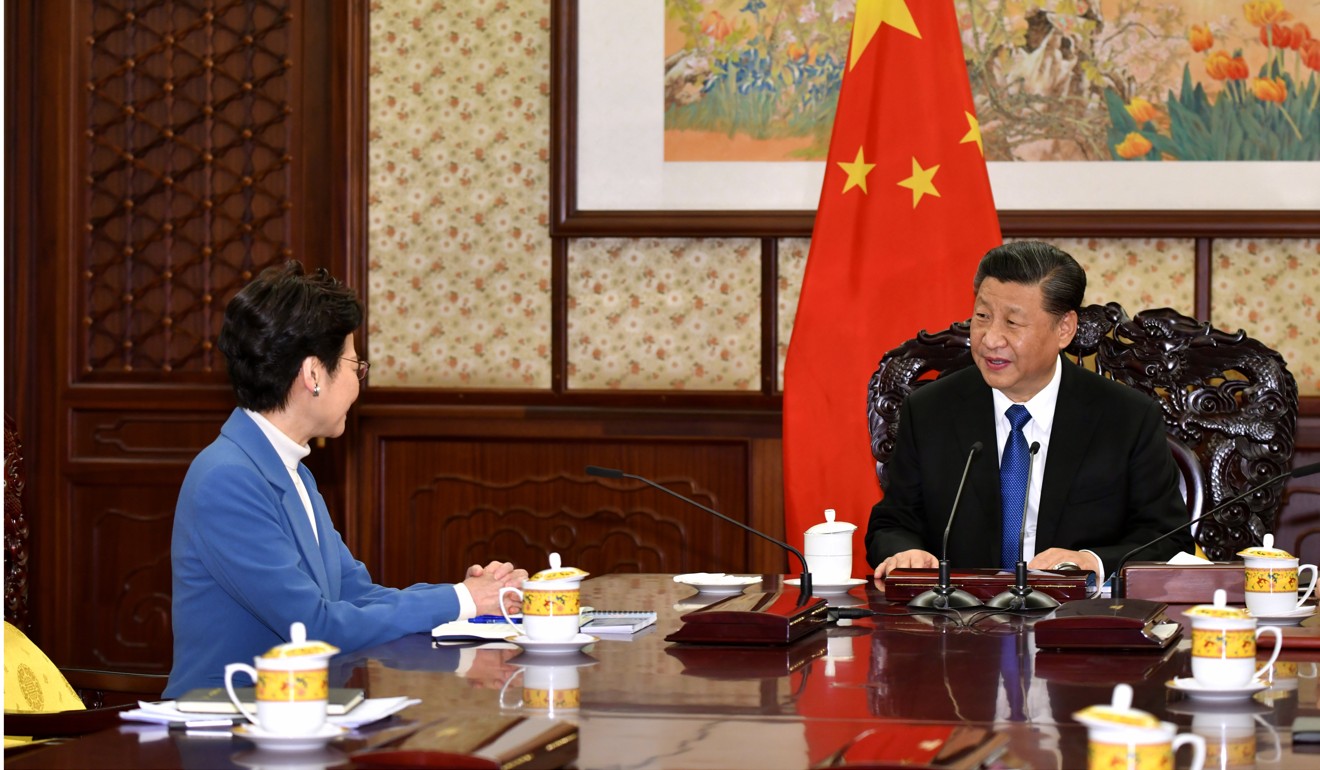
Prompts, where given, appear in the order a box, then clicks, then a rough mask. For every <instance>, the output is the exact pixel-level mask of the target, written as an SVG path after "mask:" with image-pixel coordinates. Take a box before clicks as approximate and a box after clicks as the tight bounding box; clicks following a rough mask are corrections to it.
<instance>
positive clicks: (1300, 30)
mask: <svg viewBox="0 0 1320 770" xmlns="http://www.w3.org/2000/svg"><path fill="white" fill-rule="evenodd" d="M1310 39H1311V29H1310V27H1307V26H1306V25H1305V24H1303V23H1301V22H1298V23H1297V24H1295V25H1293V26H1291V27H1289V26H1287V25H1285V24H1272V25H1270V26H1268V27H1261V28H1260V42H1261V44H1262V45H1268V46H1273V47H1275V48H1279V49H1286V48H1290V49H1292V50H1294V51H1296V50H1297V49H1299V48H1301V47H1302V45H1303V44H1304V43H1306V41H1307V40H1310Z"/></svg>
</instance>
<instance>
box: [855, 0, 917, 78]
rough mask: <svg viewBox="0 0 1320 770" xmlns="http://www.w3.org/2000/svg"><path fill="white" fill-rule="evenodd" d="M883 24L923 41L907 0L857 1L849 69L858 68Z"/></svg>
mask: <svg viewBox="0 0 1320 770" xmlns="http://www.w3.org/2000/svg"><path fill="white" fill-rule="evenodd" d="M882 24H888V25H889V26H891V27H893V28H894V29H898V30H902V31H903V32H906V33H908V34H909V35H911V36H912V37H915V38H916V39H918V40H920V39H921V31H920V30H918V29H917V23H916V22H915V21H913V20H912V11H911V10H909V9H908V5H907V0H857V10H856V11H855V12H854V15H853V34H852V47H851V48H849V49H848V69H852V68H853V67H854V66H856V64H857V60H858V59H859V58H861V56H862V51H865V50H866V46H868V45H870V43H871V38H873V37H875V33H877V32H879V31H880V26H881V25H882Z"/></svg>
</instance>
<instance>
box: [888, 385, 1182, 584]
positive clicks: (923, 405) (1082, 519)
mask: <svg viewBox="0 0 1320 770" xmlns="http://www.w3.org/2000/svg"><path fill="white" fill-rule="evenodd" d="M1061 365H1062V367H1063V373H1062V380H1061V381H1060V384H1059V399H1058V402H1057V405H1056V406H1055V414H1054V426H1053V428H1052V429H1051V432H1050V445H1049V456H1048V457H1047V458H1046V462H1045V466H1044V468H1045V470H1044V473H1045V478H1044V480H1043V485H1042V487H1041V501H1040V514H1039V517H1038V519H1037V526H1036V552H1037V553H1040V552H1041V551H1044V550H1045V549H1047V548H1051V547H1059V548H1068V549H1071V550H1082V549H1087V550H1090V551H1094V552H1095V553H1096V554H1097V555H1098V556H1099V557H1100V558H1101V559H1103V560H1104V563H1105V568H1106V569H1107V570H1113V569H1115V568H1116V567H1117V566H1118V560H1119V559H1120V558H1122V557H1123V555H1124V554H1126V553H1127V552H1128V551H1130V550H1132V549H1133V548H1135V547H1137V546H1139V545H1141V544H1143V543H1146V542H1149V541H1150V540H1153V539H1155V538H1156V537H1158V536H1159V535H1161V534H1163V533H1165V532H1167V531H1169V530H1171V529H1173V528H1175V527H1177V526H1178V525H1179V524H1182V523H1185V522H1186V521H1187V517H1188V513H1187V506H1186V503H1184V501H1183V498H1182V494H1181V493H1180V492H1179V490H1178V468H1177V466H1176V465H1175V464H1174V461H1173V456H1172V454H1171V453H1170V452H1169V448H1168V443H1167V441H1166V439H1165V433H1164V427H1163V423H1162V421H1161V418H1160V412H1159V405H1158V404H1156V402H1155V401H1154V400H1153V399H1151V398H1150V397H1149V396H1147V395H1146V394H1144V393H1142V392H1140V391H1138V390H1136V389H1134V388H1130V387H1128V386H1126V385H1122V384H1119V383H1116V382H1113V381H1111V380H1108V379H1106V378H1104V377H1101V376H1099V375H1097V374H1095V373H1093V372H1090V371H1088V370H1086V369H1083V368H1082V367H1080V366H1077V365H1076V364H1073V363H1072V362H1070V361H1068V360H1067V359H1063V360H1062V364H1061ZM993 411H994V399H993V396H992V394H991V391H990V387H989V386H988V385H986V384H985V380H984V379H983V378H982V377H981V373H980V371H979V370H977V369H976V368H975V367H968V368H967V369H964V370H961V371H958V372H955V373H953V374H950V375H949V376H947V377H944V378H941V379H939V380H936V381H935V382H932V383H930V384H929V385H925V386H923V387H921V388H919V389H917V390H915V391H913V393H912V394H911V395H910V396H908V397H907V399H905V400H904V402H903V406H902V408H901V410H900V412H899V423H898V425H899V428H898V442H897V445H896V446H895V448H894V454H893V458H892V460H891V461H890V463H889V464H888V466H886V467H887V472H888V474H889V488H888V490H887V491H886V493H885V496H884V499H883V500H881V501H880V502H879V503H877V504H876V505H875V507H874V508H872V509H871V521H870V524H869V526H868V527H867V530H866V557H867V560H868V561H870V563H871V565H872V566H875V565H876V564H879V563H880V562H881V561H883V560H884V559H886V558H887V557H889V556H892V555H893V554H895V553H898V552H900V551H905V550H908V549H912V548H920V549H922V550H925V551H929V552H930V553H933V554H935V555H936V556H939V555H940V552H941V550H942V549H941V540H942V539H943V537H944V527H945V524H946V523H947V522H948V517H949V511H950V510H952V508H953V500H954V496H955V493H956V492H957V488H958V478H959V476H960V475H961V474H962V470H963V466H964V464H965V463H966V461H967V454H968V452H969V451H970V449H971V446H972V444H974V443H976V442H977V441H980V442H981V444H982V447H983V448H982V450H981V452H980V453H979V454H977V456H976V458H975V459H974V460H973V461H972V465H971V469H970V470H969V472H968V477H967V486H966V489H965V490H964V492H963V496H962V501H961V502H960V503H959V505H958V512H957V516H956V518H955V520H954V524H953V529H952V531H951V532H950V534H949V563H950V565H952V566H953V567H955V568H956V567H998V566H1000V565H999V544H1000V503H999V456H998V451H997V446H998V444H997V442H996V440H995V422H994V414H993ZM1039 467H1040V466H1039V465H1038V466H1037V468H1038V469H1039ZM1190 547H1191V538H1190V536H1188V535H1185V534H1181V533H1180V536H1174V537H1171V538H1169V539H1168V540H1165V541H1163V542H1161V543H1159V544H1158V545H1156V546H1153V547H1152V548H1149V549H1146V550H1143V551H1142V552H1140V553H1138V554H1136V555H1135V556H1134V557H1133V558H1135V559H1167V558H1169V557H1171V556H1172V555H1173V554H1175V553H1177V552H1178V550H1180V549H1189V548H1190Z"/></svg>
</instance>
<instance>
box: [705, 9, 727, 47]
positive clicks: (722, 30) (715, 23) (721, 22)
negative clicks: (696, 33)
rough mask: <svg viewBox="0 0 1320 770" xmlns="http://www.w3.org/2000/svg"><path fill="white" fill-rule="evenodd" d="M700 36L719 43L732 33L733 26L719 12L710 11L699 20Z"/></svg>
mask: <svg viewBox="0 0 1320 770" xmlns="http://www.w3.org/2000/svg"><path fill="white" fill-rule="evenodd" d="M701 32H702V34H704V35H706V36H708V37H711V38H714V40H715V42H717V43H719V42H721V41H723V40H724V38H726V37H728V36H729V35H731V34H732V33H733V25H732V24H730V23H729V20H728V19H726V18H724V14H722V13H720V12H719V11H711V12H710V13H708V14H706V17H705V18H704V19H702V20H701Z"/></svg>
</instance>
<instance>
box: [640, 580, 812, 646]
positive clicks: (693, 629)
mask: <svg viewBox="0 0 1320 770" xmlns="http://www.w3.org/2000/svg"><path fill="white" fill-rule="evenodd" d="M827 609H828V606H827V605H826V603H825V600H824V599H822V598H820V597H819V596H809V597H806V598H805V600H804V599H803V598H802V596H801V592H800V591H798V589H796V588H788V589H784V590H781V591H768V592H759V591H758V592H747V593H743V594H738V595H737V596H731V597H729V598H728V599H724V600H723V601H718V602H716V603H714V604H712V605H710V606H708V607H702V608H701V609H699V610H694V611H692V612H689V613H687V614H686V615H684V616H683V617H682V621H683V625H682V626H681V627H680V628H679V629H678V630H677V631H675V632H673V633H672V634H670V635H669V636H666V637H665V641H669V642H696V643H700V644H732V645H761V644H789V643H791V642H795V641H797V640H798V639H801V638H802V637H804V636H806V635H807V634H810V633H812V632H814V631H819V630H820V629H822V628H824V627H825V624H826V623H827V622H828V621H829V617H828V616H827V614H826V610H827Z"/></svg>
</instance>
